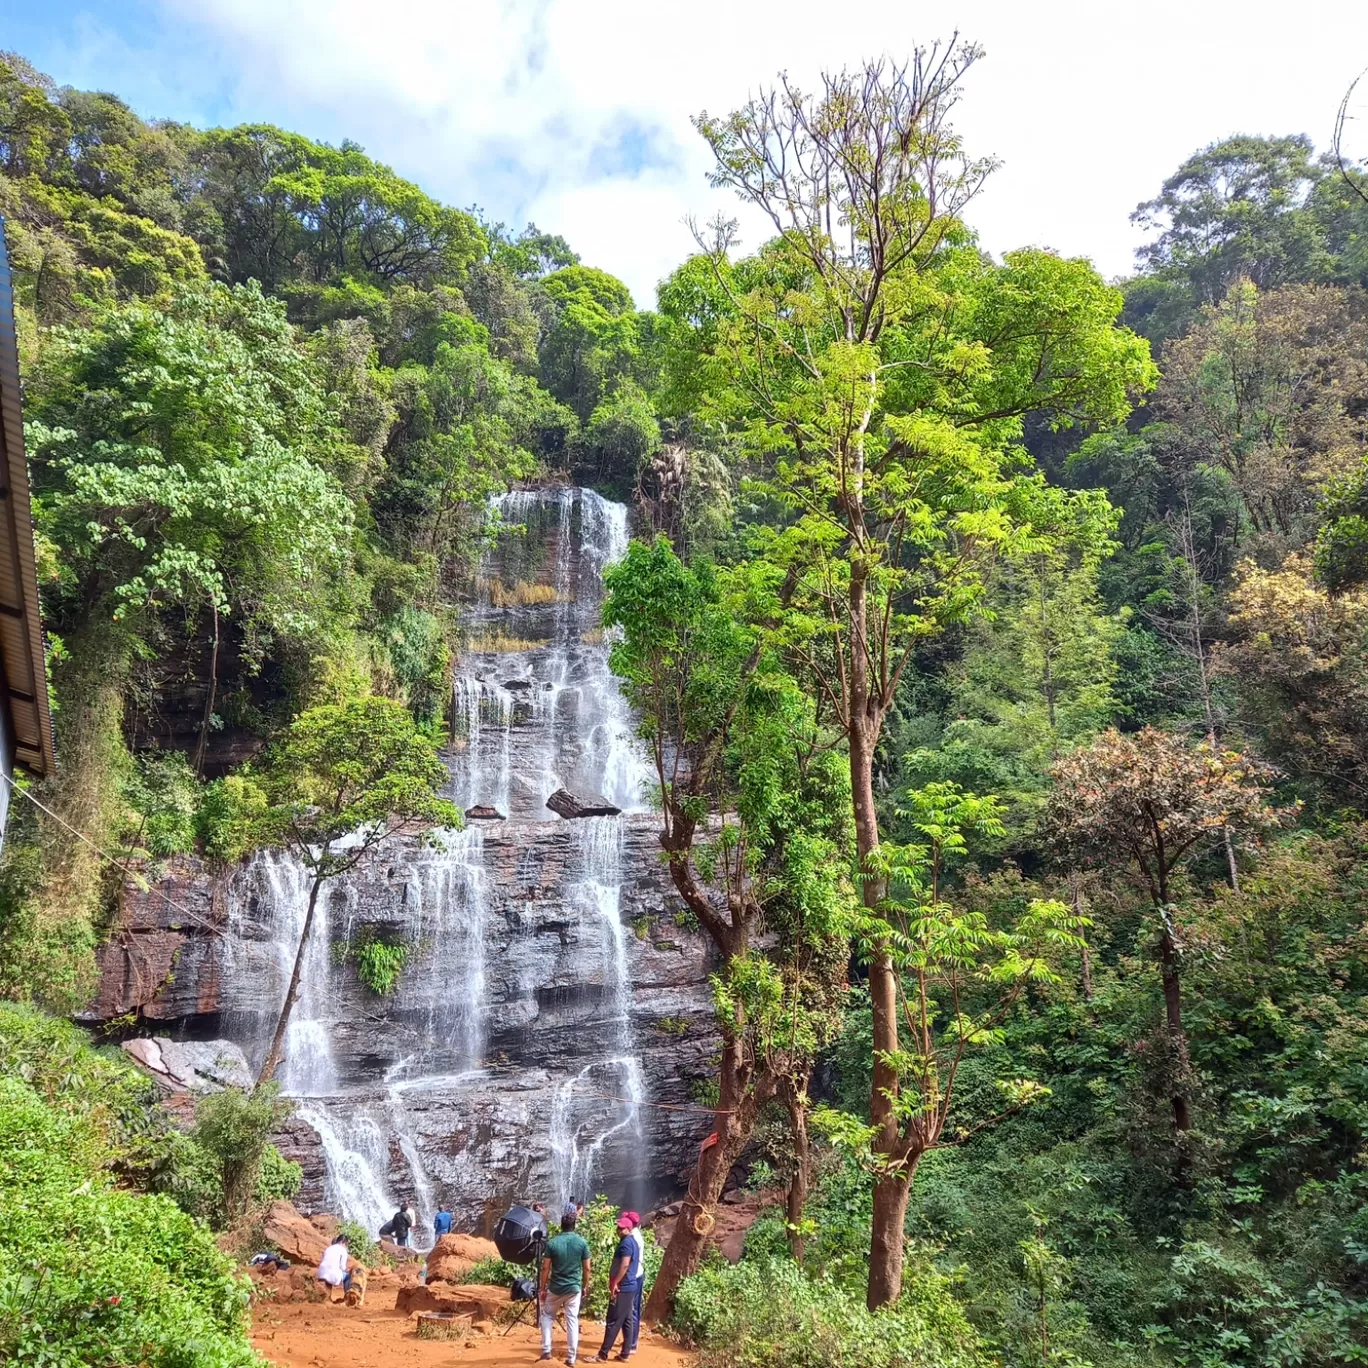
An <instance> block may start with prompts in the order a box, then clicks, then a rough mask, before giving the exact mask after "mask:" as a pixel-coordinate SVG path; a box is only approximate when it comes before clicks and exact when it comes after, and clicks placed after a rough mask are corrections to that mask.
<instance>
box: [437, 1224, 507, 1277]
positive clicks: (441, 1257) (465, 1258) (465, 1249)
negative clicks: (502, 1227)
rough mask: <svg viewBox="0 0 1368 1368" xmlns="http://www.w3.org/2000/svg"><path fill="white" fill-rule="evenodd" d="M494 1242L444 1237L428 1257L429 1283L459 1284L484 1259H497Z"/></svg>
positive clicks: (475, 1237)
mask: <svg viewBox="0 0 1368 1368" xmlns="http://www.w3.org/2000/svg"><path fill="white" fill-rule="evenodd" d="M498 1257H499V1250H498V1247H497V1246H496V1245H495V1243H494V1241H493V1240H484V1239H481V1238H480V1237H479V1236H478V1235H443V1236H442V1237H441V1239H439V1240H438V1241H437V1243H436V1244H435V1245H433V1246H432V1249H431V1251H430V1252H429V1254H428V1257H427V1276H428V1282H449V1283H458V1282H460V1281H461V1279H462V1278H463V1277H464V1276H465V1275H466V1274H467V1273H468V1272H469V1271H470V1270H471V1269H472V1268H473V1267H474V1266H475V1265H476V1264H477V1263H479V1262H480V1261H481V1260H482V1259H497V1258H498Z"/></svg>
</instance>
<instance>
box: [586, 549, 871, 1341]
mask: <svg viewBox="0 0 1368 1368" xmlns="http://www.w3.org/2000/svg"><path fill="white" fill-rule="evenodd" d="M767 574H768V572H767V570H766V568H765V567H764V566H763V565H762V566H759V567H754V568H750V567H739V568H738V569H736V570H735V571H732V572H722V571H718V570H716V569H714V568H713V567H711V566H708V565H706V564H700V565H697V566H686V565H685V564H684V563H683V562H682V561H680V560H679V558H678V557H677V556H676V555H675V554H674V552H673V551H672V550H671V548H670V546H669V543H668V542H667V541H666V540H665V539H664V538H663V537H659V538H657V539H656V541H655V542H654V543H653V544H651V545H649V546H648V545H645V544H643V543H641V542H634V543H633V544H632V546H631V547H630V548H629V550H628V553H627V556H626V557H625V558H624V559H623V561H622V562H621V563H620V564H619V565H616V566H613V567H612V568H611V569H610V570H609V571H608V572H607V574H606V577H605V578H606V582H607V585H608V590H609V593H608V598H607V600H606V602H605V605H604V623H605V625H607V626H609V627H614V628H617V629H618V630H619V631H620V632H621V639H620V640H619V641H618V642H617V643H616V644H615V645H614V646H613V650H612V657H611V658H612V665H613V669H614V671H615V672H616V673H617V674H618V675H619V676H620V677H621V678H622V680H623V683H624V688H625V691H626V693H627V696H628V698H629V699H630V700H631V701H632V703H633V704H634V705H635V707H636V708H637V710H638V715H639V717H640V719H641V724H640V727H641V735H642V736H643V738H644V739H645V740H646V742H647V744H648V746H649V747H650V751H651V756H652V760H653V762H654V766H655V771H656V781H657V784H658V787H659V799H660V804H661V830H660V844H661V847H662V849H663V850H664V852H665V859H666V863H667V866H668V868H669V871H670V877H671V879H672V881H673V883H674V886H675V888H676V890H677V891H678V892H679V894H680V896H681V897H682V898H683V899H684V902H685V905H686V906H687V907H688V908H689V910H690V911H691V912H692V913H693V914H694V916H695V917H697V919H698V922H699V924H700V926H702V928H703V930H704V931H705V932H706V933H707V935H708V937H709V938H710V939H711V941H712V942H713V945H714V946H715V947H716V951H717V955H718V959H719V961H720V963H719V967H718V969H717V971H716V973H714V975H713V978H712V984H713V993H714V999H715V1003H716V1007H717V1014H718V1023H719V1027H720V1031H721V1036H722V1047H721V1051H720V1054H719V1059H718V1111H717V1125H716V1130H715V1134H716V1142H715V1143H712V1144H709V1145H707V1146H705V1147H704V1148H703V1150H702V1151H701V1153H700V1155H699V1159H698V1163H697V1167H696V1172H695V1174H694V1177H693V1179H692V1180H691V1182H690V1186H689V1195H688V1197H687V1199H686V1200H685V1201H684V1202H683V1204H682V1205H681V1207H680V1212H679V1216H678V1218H677V1220H676V1223H675V1229H674V1233H673V1234H672V1236H671V1238H670V1243H669V1247H668V1249H667V1251H666V1254H665V1261H664V1263H663V1265H662V1267H661V1271H660V1275H659V1277H658V1279H657V1280H656V1283H655V1287H654V1289H653V1291H652V1293H651V1303H650V1307H651V1314H652V1315H656V1316H663V1315H664V1314H665V1313H666V1312H667V1311H668V1309H669V1306H670V1304H671V1301H672V1299H673V1297H674V1293H675V1289H676V1288H677V1287H678V1285H679V1282H680V1281H681V1279H683V1278H685V1277H687V1276H688V1275H689V1274H691V1273H693V1272H694V1271H695V1270H696V1269H697V1268H698V1266H699V1264H700V1262H701V1260H702V1258H703V1254H704V1252H705V1249H706V1247H707V1242H708V1235H709V1233H710V1230H711V1221H712V1217H711V1210H712V1208H713V1207H714V1206H715V1205H716V1203H717V1202H718V1200H719V1199H720V1198H721V1196H722V1192H723V1189H724V1188H725V1186H726V1182H727V1179H728V1177H729V1175H730V1173H731V1171H732V1168H733V1166H734V1165H735V1164H736V1162H737V1160H738V1159H739V1158H740V1157H741V1155H742V1153H743V1152H744V1151H745V1149H746V1147H747V1145H748V1144H749V1143H750V1142H751V1139H752V1137H753V1135H754V1133H755V1126H756V1121H757V1119H758V1117H759V1115H760V1112H761V1111H762V1109H763V1108H764V1107H765V1105H766V1104H767V1103H768V1102H769V1101H770V1100H771V1099H772V1098H774V1097H775V1096H776V1095H780V1096H782V1097H783V1099H784V1100H785V1102H786V1104H788V1105H790V1106H791V1108H792V1110H793V1111H794V1112H796V1113H797V1114H798V1116H799V1125H798V1134H799V1135H800V1136H802V1135H803V1134H804V1133H805V1132H804V1131H803V1124H802V1123H803V1121H804V1120H805V1111H806V1094H807V1082H808V1077H809V1075H810V1073H811V1069H812V1065H813V1060H814V1058H815V1054H816V1051H817V1049H818V1048H819V1046H820V1045H821V1044H822V1043H823V1042H824V1040H825V1039H826V1038H827V1036H828V1034H829V1033H830V1030H831V1026H832V1021H833V1014H834V1010H835V1005H834V1004H835V999H836V996H837V994H836V991H835V985H838V984H839V983H840V981H841V979H842V977H843V975H844V968H845V960H846V948H845V947H846V936H845V930H846V923H847V920H848V914H849V905H850V901H851V898H850V890H849V887H848V884H847V881H846V879H845V875H844V870H845V868H846V865H845V861H844V860H843V859H842V858H841V857H842V854H843V850H842V845H843V838H844V836H845V831H844V825H845V823H844V814H843V811H842V808H843V806H844V805H843V804H842V803H841V801H840V800H841V799H842V798H843V797H844V794H843V793H842V792H841V788H842V785H841V783H840V781H839V779H838V775H839V769H838V767H837V766H835V765H834V764H833V757H832V756H831V755H830V753H829V752H824V751H823V750H822V749H821V747H820V744H819V743H820V736H819V734H818V731H817V726H816V718H815V716H814V714H813V709H812V704H811V701H810V700H809V699H808V698H806V697H805V696H804V694H803V692H802V690H801V689H800V688H799V687H798V685H797V684H796V682H795V681H794V680H793V679H792V678H791V677H790V676H789V675H788V674H787V673H786V672H785V671H784V670H783V669H782V665H781V662H780V660H779V659H778V657H777V656H776V655H775V654H774V652H773V650H772V648H770V647H769V646H767V645H766V642H765V637H764V631H763V628H762V627H761V626H758V625H755V624H756V622H757V615H758V617H759V620H760V621H763V619H764V618H765V617H766V616H768V615H770V613H771V612H772V611H773V609H774V608H775V606H776V602H775V586H774V585H773V584H772V583H769V582H767ZM833 799H834V800H835V801H834V802H833ZM762 929H763V930H765V931H767V932H769V933H770V934H771V936H772V937H773V939H774V942H775V943H774V946H773V948H772V949H770V950H769V951H768V952H766V951H765V950H763V949H762V948H761V947H760V945H759V944H758V943H757V940H758V936H759V933H760V932H761V930H762ZM800 1160H801V1156H800ZM801 1169H802V1175H803V1176H802V1178H801V1179H800V1183H799V1187H800V1194H801V1190H802V1188H803V1187H804V1185H805V1178H806V1172H805V1169H806V1166H805V1164H802V1165H801ZM790 1214H791V1215H792V1216H793V1217H794V1219H793V1220H792V1224H793V1226H794V1228H795V1234H796V1233H797V1229H798V1227H799V1225H800V1220H801V1212H794V1211H792V1210H791V1213H790Z"/></svg>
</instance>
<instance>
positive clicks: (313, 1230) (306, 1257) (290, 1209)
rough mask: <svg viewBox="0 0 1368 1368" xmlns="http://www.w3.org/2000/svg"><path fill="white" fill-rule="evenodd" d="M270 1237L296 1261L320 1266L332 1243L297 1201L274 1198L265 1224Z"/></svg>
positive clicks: (264, 1230)
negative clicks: (301, 1212)
mask: <svg viewBox="0 0 1368 1368" xmlns="http://www.w3.org/2000/svg"><path fill="white" fill-rule="evenodd" d="M261 1229H262V1233H263V1234H264V1235H265V1236H266V1238H267V1239H268V1240H269V1241H270V1242H271V1243H272V1244H273V1245H274V1246H275V1247H276V1248H277V1249H278V1250H280V1252H281V1253H282V1254H283V1255H285V1257H286V1258H287V1259H290V1260H291V1261H292V1262H295V1263H300V1264H304V1265H306V1266H307V1267H308V1268H309V1269H310V1270H312V1269H315V1268H317V1267H318V1261H319V1260H320V1259H321V1258H322V1257H323V1251H324V1250H325V1249H327V1247H328V1246H329V1245H330V1244H331V1243H332V1240H331V1239H330V1237H329V1236H327V1235H325V1234H324V1233H323V1232H322V1231H321V1230H319V1229H318V1227H317V1226H316V1225H314V1224H313V1222H312V1221H310V1220H309V1218H308V1217H307V1216H301V1215H300V1214H299V1211H298V1209H297V1208H296V1207H295V1204H294V1203H293V1202H272V1203H271V1205H270V1207H269V1209H268V1210H267V1212H266V1219H265V1220H264V1221H263V1222H262V1225H261Z"/></svg>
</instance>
